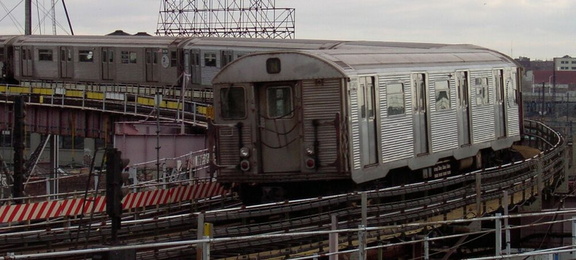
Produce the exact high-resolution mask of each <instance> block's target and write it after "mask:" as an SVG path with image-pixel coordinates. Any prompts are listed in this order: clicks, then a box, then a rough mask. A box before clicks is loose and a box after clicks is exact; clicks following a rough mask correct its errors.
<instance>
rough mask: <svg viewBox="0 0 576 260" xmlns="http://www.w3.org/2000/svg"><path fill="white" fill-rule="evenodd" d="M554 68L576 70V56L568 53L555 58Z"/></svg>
mask: <svg viewBox="0 0 576 260" xmlns="http://www.w3.org/2000/svg"><path fill="white" fill-rule="evenodd" d="M554 68H555V70H556V71H576V58H572V57H570V56H568V55H566V56H564V57H562V58H554Z"/></svg>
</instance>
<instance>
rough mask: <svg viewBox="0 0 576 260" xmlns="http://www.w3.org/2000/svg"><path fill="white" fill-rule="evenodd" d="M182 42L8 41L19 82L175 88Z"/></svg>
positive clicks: (139, 39) (100, 38) (126, 39)
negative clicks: (11, 48)
mask: <svg viewBox="0 0 576 260" xmlns="http://www.w3.org/2000/svg"><path fill="white" fill-rule="evenodd" d="M183 40H184V39H182V38H176V37H174V38H172V37H149V36H50V35H31V36H19V37H18V38H17V39H16V40H15V42H14V43H13V47H14V58H13V60H14V61H13V62H14V66H13V69H14V77H15V78H16V79H17V80H19V81H53V82H69V83H75V82H81V83H85V84H88V85H90V84H94V85H106V84H125V85H134V86H151V85H154V86H172V85H178V84H179V79H180V74H181V70H180V68H181V66H179V63H178V61H179V59H178V55H179V54H178V44H179V43H180V42H182V41H183Z"/></svg>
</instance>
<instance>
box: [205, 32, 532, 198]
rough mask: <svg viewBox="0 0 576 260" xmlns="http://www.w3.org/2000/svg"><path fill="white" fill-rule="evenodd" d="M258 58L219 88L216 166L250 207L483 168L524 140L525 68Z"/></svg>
mask: <svg viewBox="0 0 576 260" xmlns="http://www.w3.org/2000/svg"><path fill="white" fill-rule="evenodd" d="M372 45H378V46H377V47H375V46H370V45H366V46H363V47H360V46H357V47H355V48H342V49H332V50H310V51H281V52H267V53H256V54H250V55H246V56H243V57H241V58H240V59H238V60H236V61H233V62H232V63H230V64H228V65H227V66H226V67H224V68H223V70H222V71H221V72H220V73H219V74H218V75H217V76H216V77H215V79H214V81H213V82H214V84H215V86H214V107H215V119H214V121H213V125H212V126H213V129H212V131H211V137H212V139H213V140H214V142H215V143H214V144H215V145H214V146H213V147H214V148H215V150H214V151H213V153H214V155H215V158H216V159H215V161H214V166H215V167H216V169H217V176H218V181H219V182H222V183H225V184H231V185H232V184H239V187H240V191H241V194H243V197H244V199H245V200H247V201H258V200H267V199H281V198H282V197H285V196H286V197H297V196H298V195H299V194H301V193H303V191H304V190H305V188H304V187H309V188H310V189H311V190H316V191H322V192H321V194H323V193H325V192H326V190H330V189H337V188H338V186H343V187H353V186H355V183H356V184H367V183H372V182H374V181H385V182H387V183H391V184H402V183H407V182H409V181H408V180H423V179H429V178H436V177H441V176H446V175H449V174H456V173H460V172H462V171H463V170H465V169H467V168H475V167H480V166H481V162H482V158H490V157H492V156H495V154H497V152H496V151H501V150H505V149H506V148H509V147H511V146H512V144H513V143H514V142H515V141H518V140H520V138H521V136H520V128H521V118H520V105H519V102H518V98H519V91H520V87H519V85H518V84H519V82H520V81H519V80H518V76H519V69H520V67H519V66H518V65H517V64H516V63H515V62H514V61H513V60H512V59H511V58H509V57H507V56H505V55H502V54H501V53H498V52H495V51H492V50H488V49H485V48H481V47H477V46H471V45H437V44H432V45H426V44H421V45H414V44H406V45H405V46H403V45H402V44H398V43H394V44H390V46H389V47H386V44H385V43H379V44H372Z"/></svg>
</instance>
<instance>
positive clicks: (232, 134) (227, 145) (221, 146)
mask: <svg viewBox="0 0 576 260" xmlns="http://www.w3.org/2000/svg"><path fill="white" fill-rule="evenodd" d="M218 131H219V140H218V144H217V145H218V164H219V165H221V166H229V165H238V164H239V163H240V148H239V147H238V144H239V140H238V136H239V135H238V128H236V127H226V126H220V127H219V129H218ZM251 136H252V132H251V127H250V126H249V125H247V124H244V127H242V139H243V140H242V141H243V143H244V144H250V143H252V140H251ZM237 172H238V170H236V169H226V168H223V169H221V170H220V174H223V175H229V174H230V173H237Z"/></svg>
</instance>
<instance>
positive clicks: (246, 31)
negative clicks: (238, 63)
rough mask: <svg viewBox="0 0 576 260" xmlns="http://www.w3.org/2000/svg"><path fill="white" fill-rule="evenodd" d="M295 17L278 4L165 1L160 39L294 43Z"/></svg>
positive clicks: (256, 0)
mask: <svg viewBox="0 0 576 260" xmlns="http://www.w3.org/2000/svg"><path fill="white" fill-rule="evenodd" d="M295 14H296V12H295V9H294V8H277V7H276V1H275V0H161V3H160V12H159V15H158V27H157V29H156V35H163V36H197V37H243V38H281V39H293V38H294V34H295V26H294V25H295Z"/></svg>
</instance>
